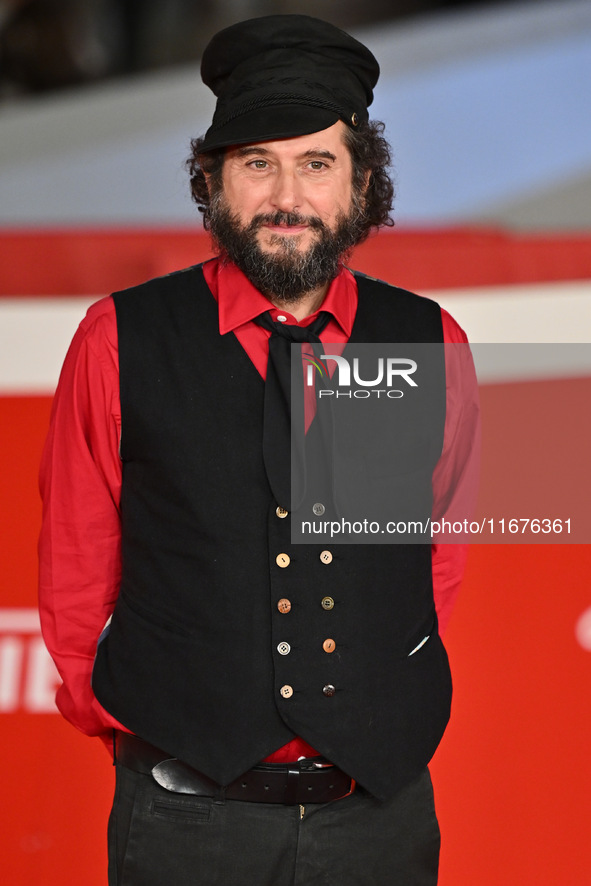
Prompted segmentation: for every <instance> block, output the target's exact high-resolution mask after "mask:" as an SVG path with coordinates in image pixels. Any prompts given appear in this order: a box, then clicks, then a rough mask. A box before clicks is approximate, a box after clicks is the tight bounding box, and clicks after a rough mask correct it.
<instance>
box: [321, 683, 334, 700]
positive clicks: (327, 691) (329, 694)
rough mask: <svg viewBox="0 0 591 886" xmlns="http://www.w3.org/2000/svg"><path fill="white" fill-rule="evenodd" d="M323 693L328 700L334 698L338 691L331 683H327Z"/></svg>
mask: <svg viewBox="0 0 591 886" xmlns="http://www.w3.org/2000/svg"><path fill="white" fill-rule="evenodd" d="M322 692H323V693H324V695H326V696H327V698H332V696H333V695H334V694H335V692H336V689H335V688H334V686H333V685H332V684H331V683H327V685H326V686H325V687H324V689H323V690H322Z"/></svg>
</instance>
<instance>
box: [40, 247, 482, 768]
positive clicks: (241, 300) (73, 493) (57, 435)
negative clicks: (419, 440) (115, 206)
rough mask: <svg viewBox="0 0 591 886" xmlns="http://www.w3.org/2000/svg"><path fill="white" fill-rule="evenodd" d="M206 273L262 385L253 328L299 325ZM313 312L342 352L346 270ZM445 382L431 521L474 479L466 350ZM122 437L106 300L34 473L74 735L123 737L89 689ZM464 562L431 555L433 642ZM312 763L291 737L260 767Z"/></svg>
mask: <svg viewBox="0 0 591 886" xmlns="http://www.w3.org/2000/svg"><path fill="white" fill-rule="evenodd" d="M204 274H205V280H206V282H207V285H208V286H209V288H210V289H211V291H212V294H213V296H214V298H216V300H217V301H218V305H219V323H220V333H221V334H222V335H228V334H230V333H232V332H233V333H234V334H235V335H236V337H237V338H238V340H239V342H240V343H241V345H242V346H243V347H244V349H245V351H246V352H247V354H248V356H249V357H250V359H251V360H252V362H253V364H254V365H255V367H256V368H257V370H258V371H259V372H260V374H261V376H262V377H263V378H264V377H265V375H266V371H267V358H268V344H267V343H268V339H269V335H270V333H269V332H268V331H267V330H265V329H263V328H262V327H261V326H258V325H257V324H256V323H254V322H252V321H253V318H254V317H256V316H258V315H259V314H261V313H262V312H263V311H266V310H270V312H271V316H272V317H273V319H274V320H277V319H278V318H279V317H281V318H282V321H283V322H287V323H290V324H294V325H295V324H297V323H298V321H297V320H296V319H295V318H294V317H293V316H292V315H291V314H289V313H287V312H285V311H280V310H278V309H277V308H276V307H274V306H273V305H272V304H271V303H270V302H269V301H268V300H267V299H266V298H265V297H264V296H263V295H261V293H260V292H259V291H258V290H257V289H255V287H254V286H253V285H252V284H251V283H250V281H249V280H247V278H246V277H245V276H244V275H243V274H242V273H241V272H240V271H239V270H238V269H237V268H236V267H235V266H234V265H230V264H222V262H220V261H219V260H218V259H213V260H212V261H210V262H207V263H206V264H205V265H204ZM321 309H322V310H323V311H328V312H329V313H330V314H331V318H330V320H329V322H328V324H327V326H326V328H325V329H324V331H323V333H322V334H321V336H320V338H321V340H322V341H323V342H326V343H328V342H330V343H343V344H345V343H346V342H347V341H348V339H349V336H350V334H351V330H352V327H353V322H354V319H355V313H356V310H357V285H356V283H355V279H354V277H353V275H352V274H351V272H350V271H348V270H346V269H344V270H343V271H341V273H340V274H339V276H338V277H336V278H335V280H333V282H332V283H331V285H330V288H329V290H328V293H327V295H326V298H325V300H324V302H323V304H322V308H321ZM441 314H442V320H443V331H444V341H445V342H446V343H448V342H458V343H466V342H467V338H466V335H465V334H464V332H463V331H462V329H460V327H459V326H458V325H457V323H456V322H455V321H454V320H453V319H452V318H451V317H450V315H449V314H447V313H446V312H445V311H443V310H442V312H441ZM316 316H317V314H312V315H311V316H309V317H306V318H305V319H303V320H302V321H300V325H304V326H305V325H308V324H309V323H311V322H312V321H313V320H314V318H315V317H316ZM284 317H285V318H286V319H285V320H283V318H284ZM446 376H447V377H446V407H447V412H446V422H445V434H444V445H443V452H442V455H441V458H440V460H439V462H438V464H437V466H436V468H435V471H434V475H433V491H434V507H433V514H434V515H437V514H439V513H442V512H443V510H444V509H445V510H446V511H449V509H450V506H451V508H452V509H453V499H454V498H458V499H459V498H461V497H462V495H463V494H464V492H465V490H466V488H468V487H470V486H471V487H473V486H474V476H475V472H476V471H477V469H478V399H477V391H476V380H475V377H474V370H473V366H472V362H471V359H470V355H469V352H468V349H467V348H458V349H456V348H451V349H447V348H446ZM120 432H121V406H120V401H119V358H118V350H117V325H116V317H115V306H114V303H113V300H112V298H110V297H108V298H104V299H102V300H101V301H99V302H97V303H96V304H94V305H92V307H91V308H90V309H89V310H88V313H87V315H86V317H85V318H84V320H83V321H82V323H81V324H80V327H79V328H78V331H77V332H76V335H75V336H74V339H73V341H72V344H71V346H70V349H69V351H68V354H67V356H66V360H65V362H64V366H63V369H62V373H61V376H60V381H59V384H58V388H57V391H56V396H55V400H54V404H53V410H52V415H51V424H50V430H49V435H48V438H47V442H46V445H45V450H44V453H43V459H42V463H41V471H40V488H41V494H42V497H43V503H44V508H43V525H42V530H41V536H40V540H39V557H40V584H39V601H40V602H39V606H40V614H41V626H42V630H43V636H44V638H45V642H46V644H47V647H48V649H49V652H50V653H51V655H52V657H53V659H54V661H55V663H56V665H57V667H58V670H59V672H60V674H61V677H62V680H63V684H62V686H61V687H60V688H59V690H58V692H57V697H56V701H57V705H58V708H59V710H60V711H61V713H62V714H63V715H64V717H66V719H67V720H69V721H70V722H71V723H72V724H73V725H74V726H76V727H77V728H78V729H80V730H81V731H82V732H85V733H87V734H89V735H103V736H104V737H108V735H109V733H110V730H111V729H112V728H113V727H114V728H117V729H125V727H122V725H121V724H120V723H118V722H117V720H115V719H114V718H113V717H112V716H111V715H110V714H109V713H108V712H107V711H105V710H104V708H103V707H101V705H100V704H99V703H98V701H97V700H96V698H95V696H94V694H93V692H92V689H91V685H90V676H91V672H92V665H93V661H94V655H95V651H96V644H97V640H98V637H99V635H100V633H101V631H102V630H103V627H104V625H105V622H106V621H107V619H108V618H109V616H110V614H111V612H112V611H113V608H114V606H115V601H116V599H117V595H118V592H119V584H120V579H121V526H120V511H119V503H120V494H121V460H120V457H119V438H120ZM466 553H467V549H466V546H465V545H435V544H434V545H432V565H433V584H434V596H435V605H436V608H437V613H438V617H439V624H440V630H441V631H443V630H444V628H445V626H446V624H447V621H448V619H449V615H450V613H451V609H452V607H453V603H454V600H455V596H456V594H457V591H458V588H459V584H460V581H461V577H462V573H463V568H464V563H465V558H466ZM314 753H315V752H314V749H313V748H311V747H310V746H309V745H308V744H306V742H304V741H303V740H302V739H300V738H296V739H294V740H293V741H291V742H289V744H287V745H285V747H283V748H280V749H279V750H278V751H277V752H276V753H275V754H273V755H272V756H271V757H270V758H268V759H270V760H272V761H274V762H279V761H292V760H295V759H298V757H301V756H310V755H313V754H314Z"/></svg>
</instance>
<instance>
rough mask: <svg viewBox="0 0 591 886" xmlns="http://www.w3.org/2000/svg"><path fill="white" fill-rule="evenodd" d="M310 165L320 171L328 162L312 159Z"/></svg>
mask: <svg viewBox="0 0 591 886" xmlns="http://www.w3.org/2000/svg"><path fill="white" fill-rule="evenodd" d="M309 166H310V168H311V169H313V170H314V171H319V170H320V169H324V168H325V167H326V163H323V162H322V160H310V163H309Z"/></svg>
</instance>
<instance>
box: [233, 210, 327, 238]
mask: <svg viewBox="0 0 591 886" xmlns="http://www.w3.org/2000/svg"><path fill="white" fill-rule="evenodd" d="M263 225H285V227H288V228H291V227H296V226H297V225H308V227H309V228H313V229H314V230H316V231H323V230H324V228H325V224H324V222H323V221H322V219H321V218H318V216H316V215H301V214H300V213H299V212H282V211H281V210H277V212H271V213H259V215H255V216H254V217H253V218H252V220H251V222H250V224H249V225H248V231H249V233H253V234H254V233H256V231H258V229H259V228H261V227H262V226H263Z"/></svg>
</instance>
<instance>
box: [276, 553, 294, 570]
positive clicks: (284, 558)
mask: <svg viewBox="0 0 591 886" xmlns="http://www.w3.org/2000/svg"><path fill="white" fill-rule="evenodd" d="M275 562H276V563H277V565H278V566H281V568H282V569H285V567H286V566H289V564H290V563H291V560H290V559H289V554H277V556H276V557H275Z"/></svg>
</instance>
